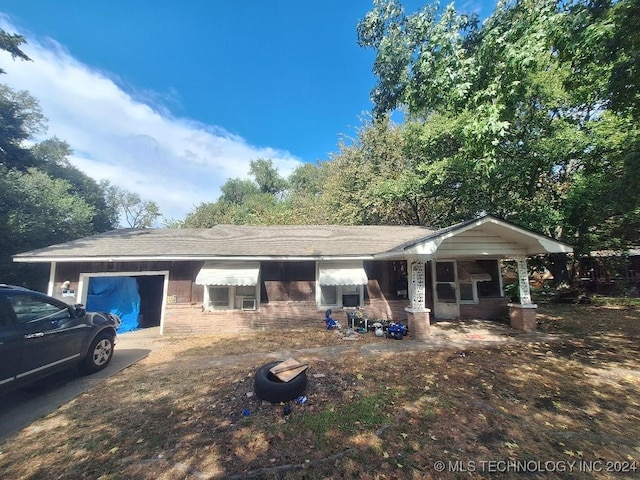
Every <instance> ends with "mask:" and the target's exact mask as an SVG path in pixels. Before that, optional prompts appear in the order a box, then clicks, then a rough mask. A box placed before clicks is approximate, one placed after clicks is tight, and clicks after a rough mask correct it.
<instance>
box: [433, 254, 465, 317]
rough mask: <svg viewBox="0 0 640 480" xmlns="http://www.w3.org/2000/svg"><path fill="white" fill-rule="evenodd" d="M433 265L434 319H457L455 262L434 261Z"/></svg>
mask: <svg viewBox="0 0 640 480" xmlns="http://www.w3.org/2000/svg"><path fill="white" fill-rule="evenodd" d="M432 264H433V267H432V268H433V307H434V310H435V311H434V316H435V318H443V319H447V318H458V317H459V315H460V310H459V308H458V289H457V285H458V281H457V280H458V279H457V278H456V262H455V260H446V261H435V262H432Z"/></svg>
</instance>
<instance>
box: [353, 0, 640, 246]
mask: <svg viewBox="0 0 640 480" xmlns="http://www.w3.org/2000/svg"><path fill="white" fill-rule="evenodd" d="M638 6H639V2H638V0H626V1H619V2H615V3H614V2H607V1H605V2H587V1H576V2H568V3H566V4H564V3H559V2H556V1H552V0H543V1H539V0H516V1H501V2H499V4H498V6H497V8H496V10H495V11H494V13H493V15H491V17H490V18H488V19H487V21H486V22H485V23H484V24H483V25H479V24H478V23H477V22H476V21H475V19H474V18H473V16H468V15H464V14H460V13H457V12H456V11H455V10H454V9H453V7H452V6H448V7H446V8H445V9H444V10H442V11H441V12H439V11H438V9H437V8H436V7H434V6H427V7H425V8H424V9H423V10H421V11H418V12H416V13H413V14H410V15H408V14H406V13H405V12H404V9H403V7H402V6H401V5H400V3H399V2H398V1H396V0H376V1H375V2H374V7H373V9H372V11H371V12H369V13H368V14H367V15H366V16H365V18H364V20H362V21H361V22H360V23H359V24H358V40H359V43H360V45H362V46H364V47H368V48H373V49H375V51H376V59H375V63H374V73H375V74H376V75H377V77H378V84H377V85H376V87H375V88H374V89H373V91H372V99H373V100H374V103H375V107H374V114H375V118H376V120H378V121H380V120H382V119H383V116H384V115H385V113H386V112H389V111H393V110H395V109H398V108H403V109H406V111H407V118H408V120H407V121H406V123H405V124H404V125H402V126H400V127H399V130H400V131H401V134H400V137H401V140H399V141H398V147H397V148H402V149H403V152H404V157H405V164H404V165H405V169H404V171H403V173H402V175H393V174H391V175H389V176H388V177H387V178H385V179H384V180H380V179H379V178H376V177H375V176H373V175H372V176H370V177H369V179H368V180H367V179H366V178H363V177H366V173H365V172H368V171H369V170H367V168H360V171H359V173H358V175H360V180H359V181H360V184H366V185H369V186H370V185H373V184H377V185H378V190H377V192H378V194H379V198H380V199H381V200H382V201H383V202H384V203H385V205H390V204H393V203H394V202H397V201H398V199H400V198H403V197H404V198H407V197H412V198H413V199H414V200H415V201H414V207H413V211H414V212H415V211H419V210H420V209H422V210H423V211H428V212H432V215H431V218H429V219H428V220H427V217H425V216H424V215H422V216H417V215H414V216H413V220H414V221H415V220H417V219H419V220H418V222H419V223H422V222H424V223H431V224H434V225H445V224H450V223H452V222H453V221H457V220H460V219H462V218H469V217H472V216H474V215H476V214H478V213H480V212H484V211H487V212H491V213H494V214H497V215H499V216H501V217H503V218H505V219H507V220H511V221H513V222H515V223H517V224H520V225H523V226H526V227H529V228H531V229H533V230H536V231H541V232H543V233H545V234H548V235H551V236H553V237H555V238H558V239H562V240H565V241H567V242H569V243H571V244H574V245H575V246H576V251H577V252H578V253H581V252H587V251H589V250H591V249H595V248H600V247H601V246H609V245H611V246H614V245H617V246H623V245H629V244H632V243H637V242H639V241H640V235H639V234H638V228H637V226H638V225H639V224H640V218H639V216H638V215H639V213H640V201H639V198H640V195H639V194H638V192H639V191H640V190H639V189H638V187H639V186H640V185H638V182H639V180H638V176H637V174H636V172H637V168H638V166H640V165H638V161H639V160H638V159H639V155H638V146H639V142H638V122H637V116H636V115H637V113H636V112H637V110H636V107H637V105H638V103H637V102H638V94H637V92H638V90H637V88H638V78H637V65H638V61H637V59H638V46H639V42H638V38H640V36H639V35H638V34H637V28H636V27H637V20H638V12H640V8H638ZM367 128H369V129H370V130H371V131H372V132H376V133H375V134H376V135H380V134H381V130H379V129H378V130H376V129H377V128H378V127H377V126H376V125H372V126H370V127H367ZM365 138H366V135H360V139H365ZM367 141H370V140H367ZM363 152H364V150H363ZM364 157H366V155H364ZM379 158H388V157H385V156H384V155H382V156H379ZM369 161H371V162H374V163H375V162H377V161H379V159H375V158H374V156H372V157H369ZM389 163H390V164H392V163H393V161H391V160H390V161H389ZM369 172H370V171H369ZM370 192H371V189H370V188H369V189H368V190H367V193H370ZM347 199H348V198H347ZM357 200H358V201H359V202H360V203H361V206H360V207H358V209H357V211H362V210H363V208H362V205H364V203H363V202H364V200H363V199H362V198H359V199H357ZM356 205H357V203H356ZM396 206H397V208H403V209H404V210H405V212H406V211H409V210H410V207H409V204H407V203H406V202H405V204H404V205H401V204H399V203H396ZM350 218H351V219H353V220H355V221H368V220H369V219H366V217H363V216H358V215H351V217H350ZM398 218H400V215H398ZM403 221H406V219H403Z"/></svg>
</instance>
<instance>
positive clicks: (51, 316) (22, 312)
mask: <svg viewBox="0 0 640 480" xmlns="http://www.w3.org/2000/svg"><path fill="white" fill-rule="evenodd" d="M7 299H8V300H9V303H10V304H11V306H12V307H13V311H14V312H15V314H16V319H17V320H18V323H28V322H36V321H39V320H61V319H63V318H69V316H70V315H69V307H68V306H67V305H62V304H54V303H49V302H46V301H44V300H42V299H40V298H36V297H32V296H30V295H13V296H8V297H7Z"/></svg>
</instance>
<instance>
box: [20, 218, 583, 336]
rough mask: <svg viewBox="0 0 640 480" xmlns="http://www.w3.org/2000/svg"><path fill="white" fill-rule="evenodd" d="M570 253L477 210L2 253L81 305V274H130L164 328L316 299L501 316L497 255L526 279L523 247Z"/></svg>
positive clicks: (233, 321)
mask: <svg viewBox="0 0 640 480" xmlns="http://www.w3.org/2000/svg"><path fill="white" fill-rule="evenodd" d="M571 251H572V249H571V247H570V246H568V245H566V244H564V243H562V242H558V241H556V240H554V239H552V238H549V237H546V236H544V235H540V234H538V233H535V232H532V231H530V230H527V229H524V228H521V227H518V226H516V225H513V224H511V223H509V222H507V221H504V220H501V219H499V218H496V217H494V216H491V215H486V216H482V217H479V218H475V219H472V220H468V221H465V222H462V223H459V224H456V225H453V226H451V227H448V228H443V229H430V228H426V227H421V226H343V225H297V226H291V225H282V226H250V225H217V226H215V227H213V228H209V229H142V230H136V229H122V230H114V231H110V232H106V233H102V234H98V235H94V236H90V237H86V238H81V239H79V240H74V241H71V242H67V243H63V244H59V245H53V246H50V247H46V248H42V249H38V250H33V251H29V252H25V253H21V254H18V255H15V256H14V257H13V259H14V261H16V262H42V263H49V264H50V265H51V268H50V279H49V287H48V290H49V291H48V293H49V294H50V295H52V296H56V297H60V298H62V299H65V300H67V301H69V302H71V301H75V302H78V303H84V304H85V305H87V300H88V296H90V291H91V289H92V282H95V283H96V284H97V282H98V279H100V278H102V277H116V278H125V279H129V280H131V279H133V280H135V283H137V287H138V288H137V290H138V291H139V292H140V311H139V313H140V319H141V321H140V324H141V326H147V325H159V326H160V330H161V332H162V333H163V334H187V333H201V332H228V331H232V332H234V331H242V330H247V329H270V328H273V329H280V328H287V327H292V326H294V327H298V326H302V325H309V324H313V325H317V324H318V323H319V322H322V320H323V319H324V312H325V311H326V310H327V309H333V311H334V316H336V312H338V311H340V309H343V308H354V307H362V308H364V311H365V313H366V315H367V316H368V317H369V318H380V319H385V320H394V319H401V320H407V321H408V322H409V326H410V329H411V328H414V332H417V331H420V335H421V336H426V335H428V334H429V321H430V319H431V318H435V319H457V318H462V319H465V318H498V317H500V316H502V315H504V313H505V312H506V311H507V303H508V299H507V298H506V297H505V295H504V291H503V283H502V278H501V274H500V265H499V261H500V260H501V259H505V258H509V259H515V260H516V261H517V264H518V269H519V276H520V277H522V278H525V279H527V266H526V258H527V257H528V256H532V255H539V254H545V253H556V252H566V253H568V252H571ZM520 290H521V291H520V299H521V304H518V305H511V316H512V325H514V326H515V327H517V328H524V329H531V328H535V308H536V306H535V305H534V304H532V302H531V297H530V292H529V282H528V281H521V282H520ZM107 303H108V299H107ZM87 307H89V305H87ZM343 318H345V317H343ZM345 319H346V318H345ZM532 319H533V320H532ZM532 322H533V323H532Z"/></svg>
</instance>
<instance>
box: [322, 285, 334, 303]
mask: <svg viewBox="0 0 640 480" xmlns="http://www.w3.org/2000/svg"><path fill="white" fill-rule="evenodd" d="M320 304H321V305H322V306H327V307H331V306H337V305H338V287H337V286H335V285H321V286H320Z"/></svg>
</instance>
